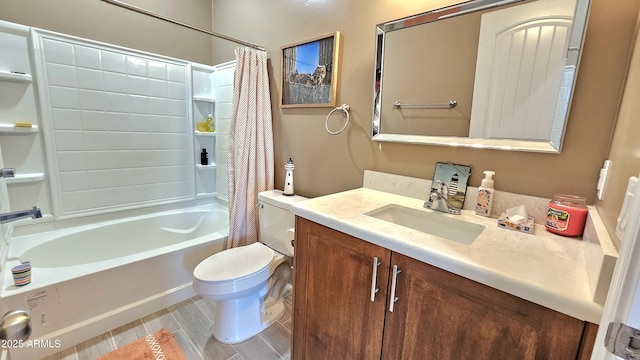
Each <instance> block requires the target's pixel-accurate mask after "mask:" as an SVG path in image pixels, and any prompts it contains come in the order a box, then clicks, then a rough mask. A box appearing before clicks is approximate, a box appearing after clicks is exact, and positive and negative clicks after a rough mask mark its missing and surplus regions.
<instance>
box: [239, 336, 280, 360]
mask: <svg viewBox="0 0 640 360" xmlns="http://www.w3.org/2000/svg"><path fill="white" fill-rule="evenodd" d="M233 347H235V348H236V350H237V351H238V353H239V354H240V355H242V358H243V359H244V360H279V359H280V357H281V356H280V354H278V353H277V352H276V351H275V350H274V349H273V348H272V347H271V346H269V344H267V343H266V342H265V341H264V340H262V338H261V337H260V336H254V337H252V338H250V339H249V340H246V341H243V342H241V343H238V344H234V345H233Z"/></svg>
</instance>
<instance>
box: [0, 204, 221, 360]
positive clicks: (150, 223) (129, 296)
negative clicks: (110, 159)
mask: <svg viewBox="0 0 640 360" xmlns="http://www.w3.org/2000/svg"><path fill="white" fill-rule="evenodd" d="M228 231H229V229H228V211H227V209H226V208H225V207H222V206H219V205H213V206H205V207H193V208H187V209H179V210H172V211H165V212H160V213H155V214H146V215H139V216H133V217H128V218H125V219H119V220H109V221H102V222H99V223H92V224H83V225H77V226H72V227H67V228H62V229H55V230H50V231H43V232H37V233H34V234H28V235H20V236H14V237H13V238H12V239H11V242H10V244H9V250H8V255H7V259H6V266H5V269H6V270H5V269H3V271H2V273H1V275H2V289H1V292H0V298H1V299H2V306H1V308H0V310H1V311H3V313H4V311H7V310H9V309H12V308H15V307H25V308H27V309H29V311H30V313H31V318H32V333H31V337H30V339H32V340H38V341H39V344H38V345H39V346H38V347H36V348H34V347H31V348H28V349H27V348H23V349H20V350H17V349H16V350H13V351H11V358H12V360H19V359H35V358H39V357H42V356H45V355H48V354H52V353H55V352H57V351H60V350H62V349H64V348H67V347H69V346H72V345H74V344H76V343H79V342H82V341H84V340H87V339H90V338H92V337H94V336H96V335H99V334H101V333H103V332H105V331H108V330H110V329H113V328H115V327H118V326H121V325H123V324H126V323H128V322H131V321H133V320H135V319H137V318H139V317H142V316H145V315H147V314H150V313H153V312H155V311H158V310H160V309H162V308H164V307H167V306H170V305H173V304H175V303H177V302H180V301H182V300H185V299H187V298H190V297H192V296H194V295H195V292H193V290H192V288H191V280H192V273H193V269H194V268H195V266H196V265H197V264H198V263H199V262H200V261H202V260H203V259H204V258H206V257H207V256H210V255H211V254H214V253H216V252H218V251H221V250H222V249H223V248H224V241H225V239H226V238H227V236H228ZM23 261H29V262H31V266H32V282H31V284H29V285H26V286H23V287H16V286H14V285H13V279H12V275H11V271H8V270H9V269H10V268H11V267H12V266H15V265H17V264H19V263H20V262H23ZM32 345H35V343H33V344H32Z"/></svg>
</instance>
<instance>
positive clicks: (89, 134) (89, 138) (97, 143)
mask: <svg viewBox="0 0 640 360" xmlns="http://www.w3.org/2000/svg"><path fill="white" fill-rule="evenodd" d="M82 138H83V142H84V150H88V151H91V150H104V151H107V150H109V138H108V136H107V134H106V133H105V132H104V131H83V132H82Z"/></svg>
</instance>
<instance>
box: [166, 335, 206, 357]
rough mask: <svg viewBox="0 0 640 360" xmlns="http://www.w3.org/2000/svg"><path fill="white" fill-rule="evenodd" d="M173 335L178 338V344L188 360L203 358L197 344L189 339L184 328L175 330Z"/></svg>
mask: <svg viewBox="0 0 640 360" xmlns="http://www.w3.org/2000/svg"><path fill="white" fill-rule="evenodd" d="M173 337H174V338H175V339H176V342H177V343H178V346H180V349H182V352H183V353H184V356H185V357H186V358H187V360H203V358H202V355H200V353H199V352H198V350H197V349H196V347H195V345H193V343H192V342H191V340H189V337H188V336H187V335H186V334H185V332H184V330H183V329H180V330H178V331H175V332H174V333H173Z"/></svg>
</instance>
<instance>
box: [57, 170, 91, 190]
mask: <svg viewBox="0 0 640 360" xmlns="http://www.w3.org/2000/svg"><path fill="white" fill-rule="evenodd" d="M60 183H61V184H62V187H61V190H62V191H63V192H67V191H78V190H86V189H88V188H89V183H88V181H87V172H86V171H70V172H63V173H61V174H60Z"/></svg>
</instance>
